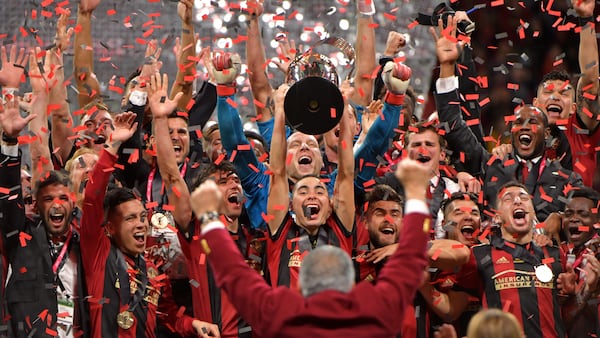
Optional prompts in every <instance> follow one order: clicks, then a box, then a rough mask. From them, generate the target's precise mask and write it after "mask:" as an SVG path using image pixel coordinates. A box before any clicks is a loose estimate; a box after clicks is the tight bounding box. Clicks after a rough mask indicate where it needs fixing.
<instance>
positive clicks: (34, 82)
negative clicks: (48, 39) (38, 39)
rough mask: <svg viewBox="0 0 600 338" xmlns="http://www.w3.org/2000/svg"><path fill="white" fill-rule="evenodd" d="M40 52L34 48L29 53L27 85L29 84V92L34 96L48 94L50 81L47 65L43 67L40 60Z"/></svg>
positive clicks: (37, 48)
mask: <svg viewBox="0 0 600 338" xmlns="http://www.w3.org/2000/svg"><path fill="white" fill-rule="evenodd" d="M44 53H46V52H45V51H44V52H42V49H41V48H40V47H36V48H35V50H32V51H31V52H29V84H31V90H32V91H33V94H34V95H43V94H47V93H48V92H50V79H49V78H48V77H49V74H50V73H51V72H50V69H49V67H48V66H49V65H48V64H46V65H44V61H43V59H42V54H44Z"/></svg>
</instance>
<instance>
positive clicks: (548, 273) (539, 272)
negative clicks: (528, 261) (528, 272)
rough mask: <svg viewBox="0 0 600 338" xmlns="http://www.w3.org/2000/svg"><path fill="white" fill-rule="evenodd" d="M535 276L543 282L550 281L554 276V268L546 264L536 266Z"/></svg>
mask: <svg viewBox="0 0 600 338" xmlns="http://www.w3.org/2000/svg"><path fill="white" fill-rule="evenodd" d="M535 277H536V278H537V279H538V280H539V281H540V282H542V283H548V282H550V281H551V280H552V277H554V274H553V273H552V270H551V269H550V268H549V267H548V265H546V264H542V265H538V266H536V267H535Z"/></svg>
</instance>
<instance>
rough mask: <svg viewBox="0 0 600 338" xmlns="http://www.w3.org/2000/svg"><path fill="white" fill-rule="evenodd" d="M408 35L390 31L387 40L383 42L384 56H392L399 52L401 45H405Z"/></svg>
mask: <svg viewBox="0 0 600 338" xmlns="http://www.w3.org/2000/svg"><path fill="white" fill-rule="evenodd" d="M407 37H408V35H406V34H402V33H398V32H394V31H390V32H389V33H388V38H387V42H386V43H385V52H384V53H383V55H385V56H394V55H396V54H398V53H399V52H400V50H401V49H402V47H404V46H406V43H407Z"/></svg>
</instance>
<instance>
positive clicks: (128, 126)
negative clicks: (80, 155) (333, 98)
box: [80, 112, 138, 266]
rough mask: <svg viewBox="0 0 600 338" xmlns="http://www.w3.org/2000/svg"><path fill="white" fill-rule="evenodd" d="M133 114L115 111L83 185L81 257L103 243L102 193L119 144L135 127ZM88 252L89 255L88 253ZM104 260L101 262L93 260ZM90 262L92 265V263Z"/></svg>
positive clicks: (91, 254) (88, 257) (93, 254)
mask: <svg viewBox="0 0 600 338" xmlns="http://www.w3.org/2000/svg"><path fill="white" fill-rule="evenodd" d="M134 121H135V114H133V113H129V112H128V113H123V114H120V115H117V116H116V117H115V120H114V123H113V124H114V130H113V132H112V134H111V135H110V137H109V138H108V139H107V140H106V142H105V145H104V149H102V150H101V151H100V158H99V159H98V162H97V163H96V165H95V166H94V169H93V170H92V173H91V174H90V175H89V178H90V179H89V181H88V183H87V184H86V186H85V192H84V198H83V216H82V219H81V232H80V235H81V245H82V248H86V250H82V255H83V254H85V255H86V257H84V261H86V262H91V260H94V259H95V258H96V253H98V252H100V251H99V249H100V247H101V246H102V245H106V243H107V242H106V241H105V240H102V239H105V234H104V228H103V227H102V224H103V222H104V208H103V205H104V196H105V195H106V188H107V187H108V181H109V180H110V175H111V173H112V172H113V170H114V166H115V163H116V162H117V152H118V150H119V147H120V146H121V145H122V144H123V142H125V141H126V140H128V139H129V138H130V137H131V136H132V135H133V133H134V131H135V129H136V128H137V125H138V124H137V122H134ZM88 254H89V255H88ZM96 263H97V264H104V262H102V263H100V262H96ZM92 266H93V265H92Z"/></svg>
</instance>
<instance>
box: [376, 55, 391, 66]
mask: <svg viewBox="0 0 600 338" xmlns="http://www.w3.org/2000/svg"><path fill="white" fill-rule="evenodd" d="M389 61H392V62H394V58H392V57H389V56H382V57H380V58H379V65H380V66H385V64H386V63H388V62H389Z"/></svg>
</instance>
